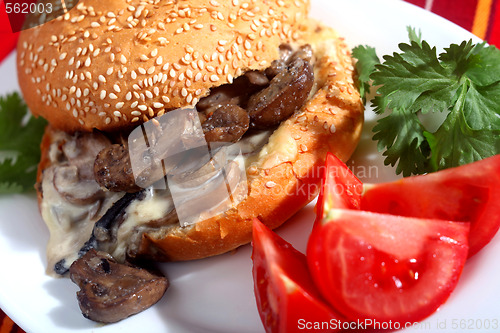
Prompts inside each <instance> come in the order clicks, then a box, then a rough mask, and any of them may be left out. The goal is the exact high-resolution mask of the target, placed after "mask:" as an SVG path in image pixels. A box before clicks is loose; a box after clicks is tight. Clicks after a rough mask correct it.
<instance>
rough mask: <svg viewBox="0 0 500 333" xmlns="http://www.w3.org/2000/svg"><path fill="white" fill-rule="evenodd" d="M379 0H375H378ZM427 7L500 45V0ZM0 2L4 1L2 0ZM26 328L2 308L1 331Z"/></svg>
mask: <svg viewBox="0 0 500 333" xmlns="http://www.w3.org/2000/svg"><path fill="white" fill-rule="evenodd" d="M375 1H376V0H375ZM406 1H408V2H410V3H413V4H415V5H418V6H420V7H423V8H426V9H428V10H431V11H433V12H435V13H436V14H439V15H441V16H443V17H445V18H447V19H448V20H450V21H452V22H454V23H456V24H458V25H460V26H462V27H464V28H465V29H467V30H469V31H471V32H472V33H473V34H475V35H476V36H478V37H480V38H481V39H484V40H486V41H488V42H489V43H490V44H494V45H496V46H497V47H500V0H406ZM0 2H1V1H0ZM6 31H10V28H9V25H8V22H7V15H6V13H5V9H4V7H3V4H2V5H1V6H0V45H1V46H0V61H2V60H3V59H4V58H5V56H7V55H8V54H9V53H10V52H11V51H12V50H13V49H14V47H15V44H16V40H17V34H13V33H10V32H6ZM22 332H23V331H22V330H21V329H20V328H19V327H18V326H17V325H16V324H15V323H14V322H12V320H11V319H10V318H9V317H7V316H5V314H4V313H3V312H2V311H1V310H0V333H22Z"/></svg>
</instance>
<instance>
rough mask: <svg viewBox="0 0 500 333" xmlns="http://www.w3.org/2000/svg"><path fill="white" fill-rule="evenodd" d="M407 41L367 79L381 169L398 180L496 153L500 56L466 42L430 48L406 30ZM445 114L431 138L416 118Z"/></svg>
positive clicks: (498, 150)
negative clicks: (373, 88) (391, 170)
mask: <svg viewBox="0 0 500 333" xmlns="http://www.w3.org/2000/svg"><path fill="white" fill-rule="evenodd" d="M408 31H409V35H410V39H411V40H412V42H411V43H410V44H400V45H399V48H400V50H401V52H399V53H394V54H392V55H388V56H385V57H384V62H383V63H382V64H380V65H377V66H376V67H375V72H374V73H373V74H372V75H371V76H370V78H371V79H372V80H373V84H374V85H378V86H380V87H379V88H378V90H377V93H378V95H377V96H376V97H375V98H374V99H373V100H372V103H373V105H374V108H375V112H377V113H379V114H384V113H385V112H391V113H390V114H389V115H388V116H386V117H384V118H382V119H380V120H379V121H378V123H377V125H376V126H375V127H374V132H375V135H374V137H373V139H374V140H378V141H379V142H378V148H379V150H384V149H385V152H384V156H386V159H385V163H386V164H391V165H396V164H397V168H396V172H397V173H403V175H404V176H408V175H410V174H418V173H424V172H430V171H435V170H439V169H444V168H449V167H454V166H458V165H462V164H466V163H471V162H474V161H477V160H480V159H483V158H486V157H489V156H492V155H495V154H499V153H500V103H499V101H500V75H499V73H500V51H499V50H498V49H496V48H495V47H492V46H488V47H486V46H485V44H478V45H474V44H473V43H472V41H464V42H462V43H461V44H452V45H450V47H448V48H446V49H445V50H444V52H443V53H441V54H440V55H439V56H437V54H436V48H432V47H431V46H430V45H429V44H428V43H427V42H426V41H421V42H419V38H420V36H418V35H416V33H415V31H414V30H411V29H409V30H408ZM430 112H446V113H447V117H446V119H445V121H444V122H443V124H441V126H440V127H439V129H438V130H437V131H436V132H435V133H431V132H429V131H427V130H426V129H425V128H424V127H423V125H422V123H421V122H420V120H419V115H420V114H423V113H430Z"/></svg>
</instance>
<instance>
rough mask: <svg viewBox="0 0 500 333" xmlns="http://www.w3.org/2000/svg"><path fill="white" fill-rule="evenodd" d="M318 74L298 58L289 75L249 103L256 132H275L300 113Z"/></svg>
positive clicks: (274, 81) (281, 75)
mask: <svg viewBox="0 0 500 333" xmlns="http://www.w3.org/2000/svg"><path fill="white" fill-rule="evenodd" d="M313 83H314V73H313V70H312V67H311V65H310V64H309V62H307V61H305V60H303V59H302V58H300V57H297V58H296V59H295V60H294V61H293V62H292V63H291V64H290V65H289V66H288V70H287V71H283V72H281V73H279V74H278V75H276V76H275V77H274V78H273V79H272V80H271V84H270V85H269V87H267V88H266V89H263V90H261V91H260V92H258V93H256V94H255V95H253V96H252V97H250V100H249V101H248V107H247V111H248V114H249V115H250V119H251V127H253V128H260V129H264V128H271V127H274V126H276V125H278V124H279V123H280V122H282V121H283V120H285V119H287V118H288V117H290V116H291V115H292V114H293V113H294V112H295V111H297V110H298V109H300V108H301V107H302V105H303V104H304V102H305V101H306V99H307V96H308V95H309V92H310V91H311V88H312V86H313Z"/></svg>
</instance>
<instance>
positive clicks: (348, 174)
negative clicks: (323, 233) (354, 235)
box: [316, 153, 363, 221]
mask: <svg viewBox="0 0 500 333" xmlns="http://www.w3.org/2000/svg"><path fill="white" fill-rule="evenodd" d="M324 171H325V172H324V174H323V178H322V184H321V190H320V193H319V197H318V201H317V204H316V217H317V218H316V220H317V221H318V220H322V219H323V218H324V217H325V212H328V211H329V210H330V209H332V208H347V209H359V207H360V201H361V194H362V193H363V183H362V182H361V181H360V180H359V179H358V178H356V176H354V174H353V173H352V171H351V170H350V169H349V168H348V167H347V165H345V163H344V162H342V161H341V160H340V159H339V158H338V157H337V156H335V155H333V154H332V153H328V155H327V156H326V163H325V170H324Z"/></svg>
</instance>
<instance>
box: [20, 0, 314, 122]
mask: <svg viewBox="0 0 500 333" xmlns="http://www.w3.org/2000/svg"><path fill="white" fill-rule="evenodd" d="M308 8H309V2H308V1H307V0H296V1H281V0H279V1H251V2H246V1H242V0H231V1H216V0H210V1H205V0H203V1H202V0H190V1H175V2H173V1H168V2H167V1H163V2H159V1H149V2H148V3H146V2H145V1H141V2H140V1H135V0H134V1H119V0H114V1H102V0H80V1H79V3H78V5H77V6H76V7H75V8H73V9H71V10H70V11H69V12H68V13H67V14H65V15H64V16H61V17H59V18H57V19H55V20H53V21H50V22H48V23H46V24H43V25H41V26H39V27H36V28H33V29H29V30H26V31H23V32H22V33H21V35H20V38H19V44H18V61H17V63H18V75H19V83H20V86H21V90H22V92H23V95H24V97H25V100H26V102H27V104H28V106H29V108H30V109H31V111H32V113H33V114H34V115H39V116H42V117H44V118H46V119H47V120H48V121H49V122H50V124H51V125H52V126H53V127H54V128H57V129H60V130H63V131H67V132H74V131H92V130H93V129H95V128H96V129H99V130H101V131H105V132H108V131H116V130H120V129H123V128H130V127H133V126H136V125H138V124H140V123H142V122H145V121H148V120H149V119H151V118H153V117H155V116H157V115H162V114H163V113H164V112H167V111H169V110H172V109H176V108H179V107H184V106H189V105H195V104H196V103H197V101H198V100H199V99H200V98H201V97H203V96H205V95H207V94H208V93H209V90H210V88H213V87H215V86H219V85H222V84H226V83H231V82H232V81H233V78H235V77H238V76H240V75H242V73H244V72H246V71H248V70H252V69H255V70H263V69H265V68H267V67H269V65H270V64H271V62H272V61H273V60H275V59H277V58H278V57H279V51H278V46H279V45H280V44H281V43H286V42H293V41H295V40H297V39H299V38H300V37H301V36H300V35H301V32H302V28H303V24H304V22H305V18H306V16H307V12H308Z"/></svg>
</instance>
